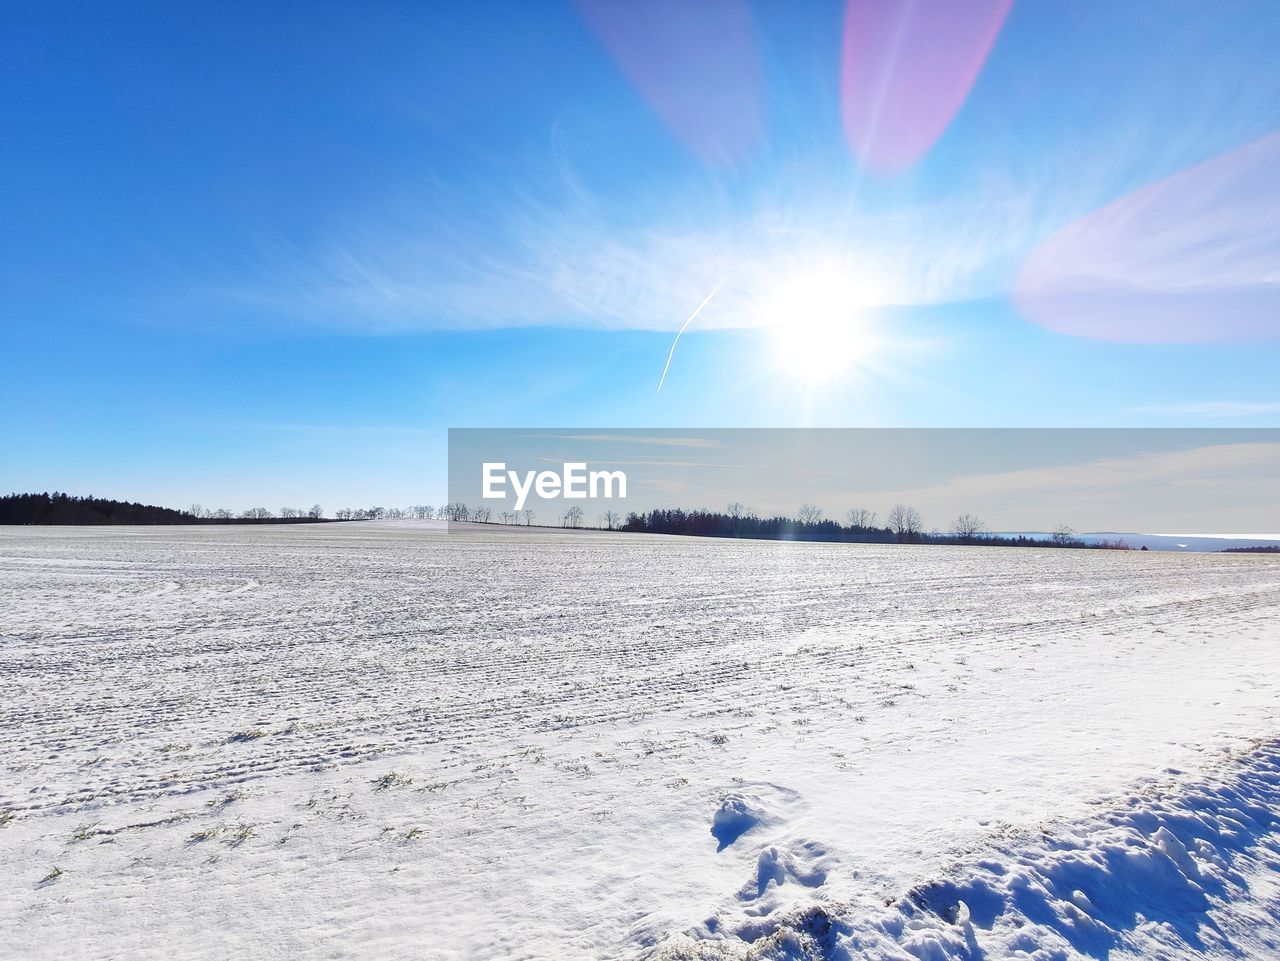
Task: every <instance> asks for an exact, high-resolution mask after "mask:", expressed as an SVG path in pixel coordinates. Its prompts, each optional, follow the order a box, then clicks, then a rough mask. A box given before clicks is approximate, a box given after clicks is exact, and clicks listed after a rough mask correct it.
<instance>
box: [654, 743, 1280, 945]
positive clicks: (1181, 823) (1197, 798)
mask: <svg viewBox="0 0 1280 961" xmlns="http://www.w3.org/2000/svg"><path fill="white" fill-rule="evenodd" d="M1170 773H1171V774H1173V775H1176V774H1178V773H1180V772H1170ZM1278 811H1280V739H1277V740H1271V741H1266V742H1259V743H1257V744H1256V745H1255V746H1254V747H1253V748H1252V749H1251V750H1249V751H1247V752H1245V753H1243V754H1239V755H1236V756H1234V757H1233V758H1232V760H1231V761H1230V763H1228V764H1226V765H1224V766H1223V767H1222V768H1220V769H1219V770H1218V771H1217V772H1216V774H1214V775H1210V776H1206V777H1205V778H1203V779H1201V780H1200V781H1198V782H1196V783H1191V784H1188V783H1185V782H1183V783H1178V782H1177V781H1172V782H1166V783H1163V784H1161V785H1149V786H1147V787H1145V788H1143V789H1139V790H1136V791H1134V792H1132V793H1131V794H1129V795H1128V796H1125V797H1122V798H1119V799H1116V800H1113V801H1109V802H1107V804H1106V806H1105V809H1104V811H1102V812H1101V813H1099V814H1098V815H1096V816H1094V817H1092V818H1089V819H1087V820H1085V821H1084V822H1081V823H1076V824H1046V825H1044V826H1042V827H1041V828H1040V829H1039V830H1038V831H1036V832H1034V833H1033V832H1026V831H1024V832H1019V833H1017V834H1013V835H1009V836H1006V837H1004V838H1001V839H998V840H997V841H996V842H995V843H994V844H993V845H992V849H991V850H990V851H989V852H987V853H986V854H985V856H983V857H981V858H975V859H972V860H966V861H964V862H962V863H958V864H956V865H955V866H954V867H953V868H951V869H950V870H949V871H947V872H946V875H945V876H944V877H942V878H938V879H936V880H931V881H928V882H925V883H921V884H918V885H916V886H915V887H913V888H912V889H911V890H910V891H908V892H907V893H906V894H905V895H903V896H902V897H900V898H898V899H897V900H895V901H893V902H891V903H889V904H887V905H885V906H883V907H876V906H875V905H855V904H849V903H838V902H834V901H824V900H822V899H821V888H820V887H819V888H818V889H817V890H816V892H815V893H816V894H817V899H816V902H814V903H810V904H808V905H807V906H802V907H795V906H794V905H795V901H794V900H791V901H789V902H784V901H779V904H780V908H779V910H778V912H777V914H776V915H775V916H773V917H764V918H761V917H758V916H752V914H751V913H750V912H747V913H744V915H743V916H742V918H741V919H737V920H726V919H725V918H714V919H710V920H709V921H708V922H706V923H705V924H703V925H701V926H699V928H698V929H696V930H693V931H690V932H687V933H681V934H677V935H674V936H672V937H670V938H668V939H666V940H664V941H663V942H662V943H661V944H659V945H657V946H655V947H654V948H652V949H650V950H649V951H647V952H645V953H644V955H642V957H644V958H646V959H650V961H721V959H726V958H733V959H741V961H845V959H848V961H854V959H872V961H877V959H912V958H916V959H922V961H951V959H963V961H977V959H982V958H1003V957H1016V958H1034V959H1067V958H1108V957H1116V956H1127V955H1130V954H1133V955H1139V956H1142V957H1157V958H1185V957H1206V958H1217V957H1224V958H1225V957H1232V958H1239V957H1266V958H1273V957H1280V816H1278V814H1277V812H1278ZM761 859H762V863H763V862H764V861H766V860H767V861H769V862H770V863H774V862H781V861H786V860H787V859H788V857H787V855H786V853H785V852H783V853H781V854H780V853H779V845H778V843H777V842H776V841H774V842H769V843H766V844H765V846H764V850H763V851H762V854H761ZM760 881H761V884H763V885H765V886H766V887H767V886H768V884H769V883H776V884H778V885H783V884H785V883H786V882H787V877H786V875H785V872H775V873H773V874H770V875H768V876H766V875H765V874H764V873H763V872H762V874H761V879H760ZM750 887H751V888H752V889H753V890H752V892H751V893H752V894H753V895H757V892H756V891H754V883H753V884H752V885H750ZM759 893H761V894H762V893H763V890H762V891H761V892H759ZM745 896H746V892H745V891H744V894H741V895H739V897H740V898H742V897H745ZM752 900H753V901H754V900H755V898H753V899H752ZM756 903H757V904H758V903H759V902H758V901H756ZM788 904H789V905H790V907H787V906H785V905H788Z"/></svg>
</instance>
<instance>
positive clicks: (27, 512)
mask: <svg viewBox="0 0 1280 961" xmlns="http://www.w3.org/2000/svg"><path fill="white" fill-rule="evenodd" d="M317 522H321V523H322V521H321V519H319V518H311V517H283V518H277V517H269V518H231V517H225V518H221V517H217V518H215V517H196V516H195V515H193V514H191V513H189V512H187V511H178V510H174V509H173V508H172V507H156V506H155V505H152V504H137V503H130V502H126V501H116V500H110V499H108V498H105V497H75V496H73V495H71V494H60V493H53V494H49V493H44V494H9V495H7V496H4V497H0V524H42V525H49V524H58V525H67V526H80V525H98V524H300V523H301V524H313V523H317Z"/></svg>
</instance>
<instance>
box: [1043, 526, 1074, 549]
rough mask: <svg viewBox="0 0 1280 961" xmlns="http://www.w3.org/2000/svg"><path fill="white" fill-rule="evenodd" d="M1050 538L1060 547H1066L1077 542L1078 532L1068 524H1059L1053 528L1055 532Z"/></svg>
mask: <svg viewBox="0 0 1280 961" xmlns="http://www.w3.org/2000/svg"><path fill="white" fill-rule="evenodd" d="M1049 539H1050V540H1051V541H1053V542H1054V543H1055V544H1057V545H1058V546H1059V547H1066V546H1067V545H1068V544H1074V543H1075V542H1076V532H1075V531H1074V530H1073V529H1072V528H1070V527H1068V526H1067V525H1066V524H1059V525H1058V526H1057V527H1055V528H1054V529H1053V533H1052V534H1050V535H1049Z"/></svg>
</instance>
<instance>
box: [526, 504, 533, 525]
mask: <svg viewBox="0 0 1280 961" xmlns="http://www.w3.org/2000/svg"><path fill="white" fill-rule="evenodd" d="M532 523H533V508H532V507H526V508H525V509H524V526H525V527H528V526H530V525H531V524H532Z"/></svg>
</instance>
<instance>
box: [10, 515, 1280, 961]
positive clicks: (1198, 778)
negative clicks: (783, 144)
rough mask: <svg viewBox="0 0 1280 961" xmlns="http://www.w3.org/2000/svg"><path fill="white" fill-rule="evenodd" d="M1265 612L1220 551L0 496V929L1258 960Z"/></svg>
mask: <svg viewBox="0 0 1280 961" xmlns="http://www.w3.org/2000/svg"><path fill="white" fill-rule="evenodd" d="M1277 625H1280V558H1276V557H1266V556H1257V555H1252V556H1248V555H1246V556H1240V555H1236V556H1227V555H1173V554H1157V553H1147V554H1140V553H1118V552H1096V551H1035V550H1001V549H983V548H958V547H940V548H926V547H914V548H912V547H906V548H903V547H873V546H853V545H818V544H785V543H767V542H732V541H703V540H691V539H690V540H685V539H675V538H650V537H644V536H640V535H606V534H598V533H587V532H581V533H576V532H575V533H568V532H566V533H556V532H545V531H536V530H534V531H529V530H510V529H500V528H495V529H474V530H472V531H470V532H466V533H458V532H454V533H450V534H446V533H444V532H443V531H442V530H440V529H439V528H438V527H437V526H434V525H431V524H429V523H426V524H424V523H420V522H419V523H415V522H404V523H382V524H375V523H361V524H350V525H327V526H318V527H255V528H236V527H226V528H157V529H141V528H133V529H15V528H10V529H0V684H2V685H3V688H2V690H0V730H2V731H3V735H2V737H3V741H2V742H0V743H2V744H3V755H2V761H0V821H3V826H0V864H2V865H3V870H0V957H4V958H21V959H28V958H30V959H38V958H53V957H58V958H62V959H66V958H122V959H135V958H210V959H213V958H233V957H235V958H275V957H280V958H291V959H307V958H355V957H359V958H378V959H384V958H414V959H422V958H427V959H435V958H459V959H461V958H485V959H488V958H512V959H515V958H549V959H590V958H614V957H633V956H637V955H639V956H650V957H659V958H662V957H665V958H683V957H689V958H719V957H760V958H805V957H814V958H841V957H849V958H861V957H873V958H874V957H884V958H905V957H919V958H978V957H991V958H996V957H1008V956H1020V957H1021V956H1028V957H1042V958H1051V957H1074V956H1087V957H1107V956H1110V957H1112V958H1117V957H1125V956H1129V955H1130V954H1132V955H1134V956H1158V957H1186V956H1189V955H1196V954H1203V955H1205V956H1211V957H1239V956H1240V955H1241V954H1242V953H1243V954H1245V955H1247V956H1254V957H1275V956H1277V954H1280V934H1278V933H1277V932H1278V930H1280V920H1277V914H1278V912H1280V823H1278V822H1277V812H1278V811H1280V740H1277V738H1280V627H1278V626H1277ZM1017 952H1024V954H1018V953H1017Z"/></svg>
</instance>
